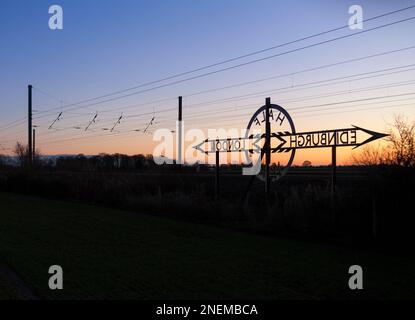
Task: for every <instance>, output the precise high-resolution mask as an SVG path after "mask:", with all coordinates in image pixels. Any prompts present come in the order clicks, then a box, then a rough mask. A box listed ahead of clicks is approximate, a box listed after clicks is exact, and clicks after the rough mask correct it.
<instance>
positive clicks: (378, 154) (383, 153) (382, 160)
mask: <svg viewBox="0 0 415 320" xmlns="http://www.w3.org/2000/svg"><path fill="white" fill-rule="evenodd" d="M388 158H389V157H388V151H387V149H386V148H385V147H382V146H381V145H380V144H378V145H376V146H373V145H370V144H369V145H366V146H364V147H363V148H362V150H360V152H359V153H358V154H353V155H352V161H353V163H354V164H357V165H361V166H376V165H382V164H388V163H389V162H390V161H389V159H388Z"/></svg>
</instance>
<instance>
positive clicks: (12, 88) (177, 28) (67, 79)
mask: <svg viewBox="0 0 415 320" xmlns="http://www.w3.org/2000/svg"><path fill="white" fill-rule="evenodd" d="M414 3H415V2H414V1H404V0H399V1H374V0H372V1H358V2H356V1H329V0H325V1H275V0H255V1H248V0H227V1H223V0H209V1H207V0H198V1H190V0H175V1H172V0H170V1H167V0H164V1H161V0H151V1H138V0H137V1H132V0H131V1H126V0H124V1H115V0H112V1H110V0H100V1H98V0H87V1H80V0H68V1H64V0H59V1H54V2H51V1H43V0H36V1H29V0H26V1H22V0H13V1H9V0H7V1H6V0H3V1H1V3H0V43H1V50H0V74H1V75H0V127H1V126H3V125H4V124H7V123H9V122H11V121H13V120H15V119H18V118H21V117H24V116H25V115H26V101H27V97H26V91H27V85H28V84H29V83H30V84H33V85H34V86H35V88H39V89H42V90H44V91H45V92H47V93H49V94H51V95H53V96H54V97H57V99H52V98H50V97H47V96H45V95H43V94H41V93H40V92H37V91H35V92H34V108H35V110H37V111H42V110H46V109H48V108H52V107H57V106H59V104H60V103H59V102H58V101H56V100H63V101H64V102H63V104H64V105H65V104H68V103H71V102H76V101H79V100H83V99H88V98H90V97H94V96H98V95H102V94H106V93H108V92H112V91H116V90H121V89H124V88H128V87H131V86H134V85H137V84H140V83H143V82H147V81H151V80H156V79H159V78H162V77H164V76H168V75H171V74H175V73H179V72H183V71H187V70H190V69H193V68H197V67H200V66H203V65H206V64H210V63H215V62H217V61H221V60H224V59H227V58H232V57H234V56H238V55H241V54H245V53H249V52H251V51H256V50H259V49H263V48H266V47H270V46H273V45H276V44H279V43H283V42H286V41H290V40H294V39H297V38H300V37H303V36H307V35H310V34H313V33H318V32H320V31H324V30H327V29H331V28H334V27H338V26H342V25H345V24H347V21H348V18H349V14H348V8H349V6H350V5H352V4H360V5H362V6H363V9H364V18H369V17H372V16H376V15H378V14H382V13H384V12H387V11H392V10H396V9H399V8H402V7H405V6H409V5H413V4H414ZM52 4H59V5H61V6H62V7H63V10H64V30H62V31H51V30H49V28H48V20H49V14H48V8H49V6H50V5H52ZM413 15H415V9H413V10H410V11H407V12H405V13H400V14H397V15H394V16H391V17H386V18H384V19H381V20H379V21H377V22H376V23H367V24H365V28H370V27H373V26H376V25H379V24H381V23H387V22H390V21H394V20H398V19H400V18H405V17H410V16H413ZM414 30H415V22H414V21H411V22H406V23H403V24H399V25H396V26H392V27H390V28H387V29H383V30H379V31H374V32H371V33H368V34H366V35H361V36H356V37H352V38H350V39H345V40H341V41H337V42H335V43H331V44H326V45H322V46H319V47H316V48H313V49H307V50H304V51H301V52H297V53H293V54H290V55H286V56H283V57H279V58H275V59H271V60H267V61H264V62H261V63H256V64H253V65H250V66H246V67H242V68H238V69H234V70H232V71H228V72H224V73H220V74H217V75H212V76H209V77H206V78H202V79H198V80H195V81H190V82H186V83H183V84H180V85H175V86H171V87H168V88H163V89H160V90H156V91H152V92H148V93H145V94H140V95H135V96H131V97H128V98H125V99H122V100H117V101H113V102H110V103H103V104H102V105H97V106H94V107H91V108H87V109H82V110H79V111H73V112H72V113H68V114H66V113H65V112H64V116H63V117H62V120H61V121H59V123H58V125H57V127H56V128H57V129H65V128H66V130H61V131H53V130H52V131H51V130H47V127H48V125H49V124H50V123H51V122H52V121H53V120H54V118H56V116H57V113H58V112H57V111H56V112H55V113H52V114H50V116H49V117H44V118H42V119H39V120H35V124H37V125H38V126H39V128H38V131H39V139H38V141H39V144H38V145H39V147H40V149H41V151H42V152H44V153H78V152H83V153H87V154H93V153H98V152H100V151H105V152H124V153H130V154H131V153H138V152H148V153H151V151H152V146H153V144H152V143H151V136H150V135H135V134H126V135H123V136H122V137H117V136H105V137H101V136H99V137H94V136H93V135H95V136H97V135H99V134H101V133H102V131H99V128H102V127H108V126H109V125H111V123H113V122H115V121H116V119H117V118H118V117H119V115H120V111H118V110H117V111H114V112H107V113H106V114H105V116H102V117H100V119H99V120H100V122H99V123H97V124H96V126H95V127H93V128H92V129H93V130H96V131H95V132H94V131H93V130H92V131H91V132H89V133H83V132H79V130H78V131H77V130H75V129H74V130H71V129H68V128H69V127H71V126H85V124H86V123H88V121H89V120H90V119H91V118H92V117H93V115H94V113H95V111H98V112H100V110H111V108H121V107H123V106H129V105H134V104H140V103H143V102H147V101H152V100H157V99H161V98H166V97H167V98H169V97H177V96H179V95H187V94H190V93H193V92H197V91H201V90H206V89H210V88H215V87H220V86H226V85H230V84H234V83H239V82H244V81H249V80H255V79H259V78H263V77H269V76H273V75H278V74H282V73H287V72H288V73H289V72H295V71H298V70H302V69H305V68H309V67H314V66H319V65H322V64H326V63H332V62H337V61H341V60H346V59H351V58H357V57H361V56H365V55H370V54H374V53H378V52H382V51H388V50H393V49H398V48H401V47H405V46H411V45H415V40H414V36H413V34H414ZM352 32H356V31H351V30H347V29H346V30H344V31H341V32H338V33H335V34H332V35H327V36H324V37H321V38H318V39H314V40H309V41H306V42H304V43H302V44H300V45H293V46H289V47H286V48H282V49H278V50H274V51H271V52H269V53H267V54H263V55H259V56H258V57H261V56H266V55H269V54H272V53H277V52H281V51H285V50H288V49H292V48H295V47H298V46H301V45H306V44H310V43H313V42H316V41H319V40H324V39H329V38H331V37H334V36H338V35H344V34H348V33H352ZM414 56H415V55H414V50H412V51H408V52H404V53H399V54H396V55H391V56H387V57H383V58H377V59H374V60H370V61H365V62H360V63H354V64H350V65H344V66H340V67H336V68H330V69H327V70H321V71H318V72H313V73H308V74H302V75H298V76H295V77H288V78H284V79H277V80H273V81H268V82H264V83H260V84H255V85H250V86H244V87H241V88H234V89H230V90H225V91H220V92H214V93H210V94H205V95H199V96H194V97H189V98H188V99H185V120H186V115H187V114H194V113H195V112H207V111H208V110H213V111H215V110H216V111H217V114H214V115H212V116H211V117H205V118H202V119H200V120H199V121H196V119H194V117H193V118H191V119H189V121H187V124H188V126H189V127H201V126H202V127H203V126H209V127H213V128H215V127H218V126H219V127H224V126H225V125H226V126H228V125H232V126H233V127H241V128H242V127H244V126H246V123H247V122H248V120H249V114H252V113H253V112H254V111H255V110H256V109H257V107H259V106H261V105H262V104H263V100H264V98H265V97H266V96H271V97H272V99H273V102H275V103H279V104H281V105H283V106H284V107H286V108H287V109H288V110H290V108H292V109H294V108H296V107H299V106H307V105H313V104H318V103H328V102H334V101H339V100H352V99H360V98H366V97H371V96H376V95H382V94H384V93H385V92H387V94H399V93H405V92H411V91H414V92H415V85H408V86H404V87H395V88H390V89H388V90H385V89H382V90H377V91H370V92H364V93H349V94H345V95H343V96H338V97H334V98H329V99H327V98H322V99H310V100H305V101H297V102H295V101H294V102H289V101H287V100H290V99H291V100H293V99H296V98H298V97H304V96H311V95H318V94H326V93H330V92H335V91H339V90H342V89H343V90H347V89H350V90H351V91H352V90H353V89H355V88H356V89H357V88H361V87H367V86H374V85H378V84H379V85H381V84H387V83H394V82H398V81H405V80H408V81H409V80H415V78H414V76H415V72H414V71H412V72H406V73H402V74H397V75H391V76H387V77H381V78H379V79H378V78H375V79H370V80H367V81H364V82H363V81H360V82H357V81H356V82H354V81H351V82H350V83H348V84H342V85H339V86H332V87H322V88H316V89H309V90H303V91H296V92H290V93H274V94H264V95H263V96H260V97H254V98H251V99H247V100H243V101H235V102H234V101H232V102H230V103H222V104H216V105H206V106H203V105H202V106H201V107H198V108H196V109H193V108H192V107H190V106H189V105H192V104H198V103H202V102H205V101H211V100H215V99H221V98H226V97H232V96H237V95H241V94H245V93H250V92H257V91H262V90H268V89H270V90H271V89H274V88H279V87H284V86H287V85H290V84H292V85H296V84H300V83H305V82H311V81H317V80H324V79H329V78H334V77H338V76H347V75H351V74H355V73H363V72H369V71H373V70H377V69H382V68H389V67H395V66H400V65H404V64H411V63H415V59H414V58H413V57H414ZM247 60H250V59H245V60H243V61H247ZM346 87H347V88H346ZM345 88H346V89H345ZM284 101H286V102H284ZM410 102H411V101H409V102H408V101H406V102H399V103H402V104H408V103H410ZM247 104H252V108H249V107H248V108H247V107H245V108H239V109H238V108H237V107H238V106H246V105H247ZM395 104H396V103H395ZM387 105H388V104H383V106H387ZM389 105H393V104H392V103H389ZM175 106H176V102H175V101H171V102H165V103H157V104H151V105H147V106H138V107H136V108H131V109H128V110H127V111H124V115H125V116H128V115H133V114H140V113H146V112H147V113H149V112H150V113H151V112H152V111H153V110H154V112H155V115H156V121H157V120H159V121H160V124H158V126H159V127H164V126H165V127H168V128H173V127H174V119H175V117H176V112H175V111H173V112H171V113H168V112H167V113H163V114H162V115H161V114H160V115H158V114H157V112H158V111H160V110H163V109H168V108H172V107H175ZM186 106H187V107H186ZM373 106H374V107H376V105H373ZM229 107H235V111H234V112H233V113H226V117H225V114H223V118H222V119H218V115H221V111H223V110H225V109H226V108H229ZM414 109H415V108H414V106H413V105H406V106H403V107H396V108H384V109H379V110H367V111H356V112H348V113H344V114H338V113H336V114H324V112H322V114H321V115H319V114H318V113H315V114H308V115H307V116H305V115H298V116H295V113H294V112H293V118H294V120H295V123H296V126H297V130H314V129H323V128H324V129H326V128H327V129H329V128H335V127H348V126H350V124H352V123H353V124H356V125H360V126H362V127H368V128H370V129H374V130H379V131H382V130H384V129H385V126H386V124H387V123H388V122H391V121H392V118H393V115H394V114H396V113H402V114H405V115H407V116H409V117H414V116H415V112H414ZM342 110H345V109H341V107H339V110H338V111H342ZM349 110H353V109H349ZM332 111H337V110H336V109H333V110H332ZM76 112H78V113H80V114H76ZM326 113H327V111H326ZM215 116H216V118H215ZM244 117H245V118H244ZM35 118H36V114H35ZM150 118H151V116H143V117H137V118H134V120H132V119H128V121H126V122H124V123H122V126H120V131H127V130H132V129H138V128H140V129H142V128H143V127H145V125H146V123H147V122H148V121H149V120H150ZM225 118H227V119H228V122H222V121H221V120H225ZM232 118H235V121H232ZM229 120H230V121H229ZM163 121H164V123H163ZM155 128H156V127H155ZM155 128H154V129H155ZM24 131H25V124H24V123H22V124H21V125H20V126H16V127H13V128H10V129H8V130H3V131H0V143H1V144H2V145H3V146H5V147H6V148H11V147H12V146H13V144H14V142H15V141H16V140H17V139H20V140H24V139H25V132H24ZM82 135H83V136H85V137H87V136H88V135H91V137H90V138H86V139H84V137H83V138H82V139H79V140H75V141H70V140H68V141H64V139H70V138H74V137H81V136H82ZM349 154H350V151H348V152H347V155H349ZM347 155H346V151H345V154H344V156H342V158H341V159H342V161H344V162H347V159H348V156H347ZM306 157H308V158H310V159H312V160H313V161H314V162H315V163H325V161H326V160H327V161H326V162H329V157H326V155H325V153H324V152H321V153H318V154H317V153H314V154H311V153H310V154H307V153H304V155H303V156H297V158H298V162H301V161H302V160H304V159H305V158H306ZM324 159H326V160H324Z"/></svg>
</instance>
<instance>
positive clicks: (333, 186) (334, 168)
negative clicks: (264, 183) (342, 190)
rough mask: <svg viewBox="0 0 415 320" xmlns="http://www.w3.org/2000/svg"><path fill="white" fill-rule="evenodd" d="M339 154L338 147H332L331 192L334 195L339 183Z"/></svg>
mask: <svg viewBox="0 0 415 320" xmlns="http://www.w3.org/2000/svg"><path fill="white" fill-rule="evenodd" d="M336 158H337V156H336V147H331V193H332V194H333V195H334V194H335V192H336V183H337V177H336V174H337V172H336V171H337V163H336V162H337V159H336Z"/></svg>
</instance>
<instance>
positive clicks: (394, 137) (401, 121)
mask: <svg viewBox="0 0 415 320" xmlns="http://www.w3.org/2000/svg"><path fill="white" fill-rule="evenodd" d="M389 134H390V136H389V137H388V141H389V148H388V158H389V160H390V161H391V162H392V164H396V165H399V166H403V167H414V166H415V121H412V122H411V121H409V120H408V119H406V118H405V117H403V116H399V115H398V116H395V120H394V123H393V125H392V128H391V129H390V130H389Z"/></svg>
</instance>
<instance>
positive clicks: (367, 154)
mask: <svg viewBox="0 0 415 320" xmlns="http://www.w3.org/2000/svg"><path fill="white" fill-rule="evenodd" d="M388 133H389V137H388V138H387V142H388V143H387V144H386V145H385V146H382V144H378V145H377V146H374V145H366V146H365V147H363V148H362V150H361V151H360V152H359V153H358V154H356V155H353V156H352V160H353V163H355V164H358V165H367V166H371V165H381V164H389V165H398V166H402V167H414V166H415V121H412V122H411V121H409V120H408V119H406V118H405V117H403V116H400V115H397V116H395V119H394V122H393V123H392V124H391V125H389V129H388Z"/></svg>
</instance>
